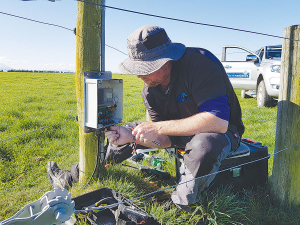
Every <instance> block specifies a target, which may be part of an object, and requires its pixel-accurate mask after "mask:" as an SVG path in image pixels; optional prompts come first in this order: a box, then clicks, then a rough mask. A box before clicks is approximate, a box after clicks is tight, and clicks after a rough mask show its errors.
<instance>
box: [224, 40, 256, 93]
mask: <svg viewBox="0 0 300 225" xmlns="http://www.w3.org/2000/svg"><path fill="white" fill-rule="evenodd" d="M260 62H261V61H260V59H259V57H258V55H256V54H255V53H254V52H252V51H250V50H248V49H245V48H243V47H238V46H225V47H223V54H222V64H223V66H224V68H225V70H226V73H227V75H228V77H229V80H230V81H231V83H232V86H233V88H235V89H242V90H255V89H256V80H257V75H258V67H259V64H260Z"/></svg>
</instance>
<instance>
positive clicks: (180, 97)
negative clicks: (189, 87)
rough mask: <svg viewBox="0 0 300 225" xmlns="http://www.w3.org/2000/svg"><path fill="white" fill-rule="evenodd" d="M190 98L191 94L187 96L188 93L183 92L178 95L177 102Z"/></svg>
mask: <svg viewBox="0 0 300 225" xmlns="http://www.w3.org/2000/svg"><path fill="white" fill-rule="evenodd" d="M189 99H190V98H189V96H187V94H186V93H184V92H183V93H181V94H180V95H178V97H177V102H184V101H186V100H189Z"/></svg>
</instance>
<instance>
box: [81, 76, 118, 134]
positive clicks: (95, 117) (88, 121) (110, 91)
mask: <svg viewBox="0 0 300 225" xmlns="http://www.w3.org/2000/svg"><path fill="white" fill-rule="evenodd" d="M122 108H123V80H122V79H98V78H85V93H84V111H85V112H84V115H85V118H84V125H85V126H86V127H89V128H94V129H100V128H104V127H107V126H111V125H114V124H118V123H121V122H122Z"/></svg>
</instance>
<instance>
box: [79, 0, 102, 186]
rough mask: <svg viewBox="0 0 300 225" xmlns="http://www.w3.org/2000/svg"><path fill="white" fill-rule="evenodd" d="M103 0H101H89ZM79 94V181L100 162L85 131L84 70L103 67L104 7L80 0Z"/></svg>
mask: <svg viewBox="0 0 300 225" xmlns="http://www.w3.org/2000/svg"><path fill="white" fill-rule="evenodd" d="M89 2H92V3H97V4H102V0H89ZM76 34H77V35H76V97H77V108H78V122H79V157H80V159H79V167H80V174H79V181H80V182H85V181H86V180H87V179H89V177H90V176H91V175H92V173H93V170H94V167H95V163H96V162H97V158H96V155H97V137H96V135H95V133H94V132H92V133H85V132H84V71H100V40H101V7H99V6H97V5H94V4H89V3H84V2H80V1H78V2H77V25H76Z"/></svg>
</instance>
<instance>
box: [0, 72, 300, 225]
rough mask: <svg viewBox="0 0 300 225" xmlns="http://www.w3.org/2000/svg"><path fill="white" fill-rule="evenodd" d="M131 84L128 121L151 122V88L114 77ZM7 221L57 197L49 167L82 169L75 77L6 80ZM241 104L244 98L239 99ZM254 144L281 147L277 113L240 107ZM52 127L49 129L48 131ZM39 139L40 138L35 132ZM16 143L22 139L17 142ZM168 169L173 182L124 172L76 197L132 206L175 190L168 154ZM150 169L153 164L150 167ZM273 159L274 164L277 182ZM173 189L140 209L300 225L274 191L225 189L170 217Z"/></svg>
mask: <svg viewBox="0 0 300 225" xmlns="http://www.w3.org/2000/svg"><path fill="white" fill-rule="evenodd" d="M114 78H121V79H123V80H124V103H123V104H124V105H123V121H124V122H132V121H135V120H138V121H143V120H145V107H144V106H143V103H142V97H141V89H142V87H143V82H142V81H141V80H139V79H137V78H136V77H135V76H122V75H114ZM0 88H1V92H0V98H1V101H0V107H1V111H0V221H2V220H4V219H7V218H9V217H11V216H12V215H13V214H14V213H16V212H17V211H18V210H20V209H21V208H22V207H23V206H24V205H26V204H28V203H29V202H32V201H35V200H37V199H38V198H40V197H41V196H42V195H43V194H44V193H45V192H47V191H49V190H51V189H52V188H51V186H50V183H49V181H48V177H47V173H46V163H47V161H48V160H53V161H57V163H58V165H59V166H60V167H61V168H62V169H69V168H70V166H71V165H72V164H74V163H77V162H78V160H79V159H78V124H77V122H76V121H75V119H74V118H75V116H76V115H77V108H76V107H77V106H76V98H75V75H74V74H53V73H44V74H43V73H0ZM237 95H238V96H240V92H239V91H237ZM239 100H240V103H241V107H242V112H243V122H244V124H245V127H246V130H245V134H244V136H243V137H247V138H250V139H253V140H256V141H260V142H262V144H264V145H266V146H268V148H269V153H270V154H273V152H274V146H275V131H276V115H277V107H274V108H257V106H256V99H239ZM42 127H45V128H44V129H40V128H42ZM32 131H34V132H32ZM13 137H15V138H13ZM158 155H159V156H161V157H164V158H165V159H166V161H167V164H166V165H165V167H164V169H165V170H167V171H168V172H170V173H171V175H172V179H171V180H168V181H159V180H157V179H155V178H151V177H148V176H146V175H143V174H140V173H139V172H137V170H135V169H132V168H127V167H124V166H121V165H117V166H113V167H108V168H106V169H104V168H103V169H102V170H101V172H100V174H99V176H98V177H95V178H94V179H92V182H90V184H89V185H87V187H85V188H83V186H84V184H79V183H77V184H76V185H75V186H74V187H73V188H72V189H71V193H72V196H73V197H75V196H78V195H81V194H84V193H87V192H89V191H92V190H95V189H98V188H101V187H110V188H113V189H114V190H116V191H117V192H119V193H121V194H122V195H123V196H125V197H126V198H128V199H132V198H136V197H139V196H142V195H145V194H148V193H151V192H153V191H157V190H159V189H163V188H166V187H169V186H172V185H174V184H175V171H174V163H173V161H174V159H173V158H172V157H171V156H170V155H168V154H167V153H165V152H164V151H160V152H159V153H158ZM146 164H147V163H146ZM272 165H273V157H271V158H270V159H269V176H271V174H272ZM172 190H173V189H167V190H165V191H164V192H160V193H157V194H156V195H155V196H154V197H146V198H143V199H139V200H137V201H135V202H134V203H135V204H137V205H138V206H139V207H141V208H143V209H144V210H146V211H147V212H148V213H150V214H151V215H152V216H154V217H155V218H157V219H158V220H159V221H160V222H161V223H162V224H245V225H246V224H255V225H256V224H265V225H268V224H299V223H300V210H299V209H294V210H293V211H292V210H288V209H279V207H278V206H277V205H276V204H275V203H274V202H273V200H272V198H271V197H270V194H269V187H268V186H267V187H263V188H258V190H242V191H239V192H235V191H234V190H233V189H232V188H231V187H224V188H220V189H216V190H213V191H209V190H208V191H205V192H203V193H202V194H201V196H200V198H199V202H198V203H197V204H196V205H195V206H194V207H193V210H192V212H189V213H186V212H182V211H179V210H177V209H176V208H173V209H171V210H170V211H168V212H164V211H163V207H164V201H163V200H165V199H167V198H168V197H169V195H170V194H171V193H172ZM80 224H85V223H84V222H82V223H80Z"/></svg>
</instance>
